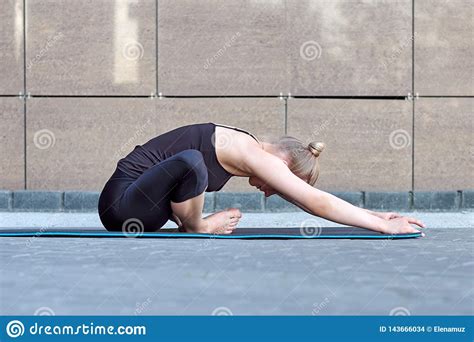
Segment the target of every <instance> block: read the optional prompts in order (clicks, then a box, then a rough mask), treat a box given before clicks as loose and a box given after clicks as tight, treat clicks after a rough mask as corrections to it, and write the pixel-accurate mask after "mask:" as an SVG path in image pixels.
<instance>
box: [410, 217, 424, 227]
mask: <svg viewBox="0 0 474 342" xmlns="http://www.w3.org/2000/svg"><path fill="white" fill-rule="evenodd" d="M407 220H408V223H413V224H416V225H417V226H420V227H421V228H426V225H425V224H424V223H423V222H421V221H420V220H418V219H416V218H414V217H407Z"/></svg>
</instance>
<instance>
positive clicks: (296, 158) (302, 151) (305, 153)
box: [272, 135, 326, 186]
mask: <svg viewBox="0 0 474 342" xmlns="http://www.w3.org/2000/svg"><path fill="white" fill-rule="evenodd" d="M272 144H273V145H275V146H276V148H277V149H278V150H279V151H281V152H283V153H284V154H285V155H286V156H288V158H289V165H288V167H289V168H290V170H291V172H293V173H294V174H295V175H297V176H298V177H300V178H303V179H308V184H309V185H311V186H314V184H316V181H317V180H318V178H319V155H320V154H321V152H323V150H324V148H325V147H326V144H324V143H323V142H316V141H312V142H310V143H309V144H308V145H304V144H303V143H302V142H301V140H299V139H297V138H295V137H292V136H289V135H284V136H282V137H280V138H278V139H277V140H273V141H272Z"/></svg>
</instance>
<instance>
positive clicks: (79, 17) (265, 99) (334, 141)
mask: <svg viewBox="0 0 474 342" xmlns="http://www.w3.org/2000/svg"><path fill="white" fill-rule="evenodd" d="M25 3H26V5H24V4H25ZM24 6H26V7H24ZM25 18H26V20H25ZM473 29H474V27H473V3H472V1H471V0H451V1H438V0H386V1H382V0H327V1H322V0H313V1H309V0H306V1H305V0H271V1H270V0H268V1H265V0H226V1H210V0H199V1H197V0H196V1H192V0H187V1H184V0H159V1H155V0H141V1H134V0H121V1H119V0H117V1H111V0H97V1H84V0H78V1H59V0H55V1H53V0H50V1H44V0H28V1H26V2H24V1H23V0H0V75H1V77H0V120H1V121H0V122H1V125H0V160H1V161H2V162H1V163H0V189H7V190H19V189H29V190H61V191H66V190H81V191H100V190H101V188H102V186H103V184H104V183H105V181H106V180H107V179H108V177H109V176H110V174H111V173H112V171H113V170H114V169H115V165H116V162H117V160H118V159H120V158H122V157H123V156H125V155H126V154H127V153H128V152H129V151H131V150H132V149H133V148H134V146H135V145H138V144H142V143H144V142H146V141H147V140H148V139H150V138H152V137H154V136H156V135H158V134H161V133H163V132H165V131H167V130H170V129H172V128H174V127H177V126H180V125H184V124H189V123H196V122H207V121H215V122H220V123H225V124H228V125H234V126H239V127H242V128H244V129H247V130H250V131H252V132H253V133H254V134H256V135H257V136H258V137H259V138H260V139H261V140H265V139H266V138H269V137H273V136H278V135H282V134H290V135H294V136H296V137H299V138H301V139H302V140H304V141H306V142H309V141H311V140H319V141H324V142H326V143H327V150H326V151H325V152H324V153H323V155H322V157H321V167H322V172H321V178H320V183H319V186H318V187H319V188H321V189H324V190H329V191H452V190H464V189H472V188H474V186H473V182H472V173H473V158H472V151H473V144H472V140H473V139H472V138H473V119H472V118H473V105H474V100H473V96H474V84H473V78H472V75H473V71H474V70H473V69H474V68H473V60H474V53H473V50H474V48H473V38H472V32H473ZM160 93H161V95H162V98H160V97H159V96H158V94H160ZM280 94H283V96H282V97H280V96H279V95H280ZM289 94H291V95H289ZM413 94H417V95H416V96H414V97H413ZM183 96H184V97H183ZM223 191H253V190H252V189H251V188H250V187H249V186H248V185H247V180H246V179H243V178H238V177H234V178H233V179H232V180H231V181H230V182H229V183H228V184H227V185H226V186H225V188H224V189H223Z"/></svg>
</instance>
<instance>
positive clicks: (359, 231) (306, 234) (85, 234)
mask: <svg viewBox="0 0 474 342" xmlns="http://www.w3.org/2000/svg"><path fill="white" fill-rule="evenodd" d="M420 236H421V232H418V233H410V234H394V235H390V234H381V233H379V232H374V231H372V230H369V229H365V228H357V227H324V228H317V227H314V228H313V227H304V228H299V227H294V228H236V229H235V231H234V232H233V233H232V234H228V235H225V234H201V233H180V232H177V231H176V229H174V230H170V229H162V230H159V231H157V232H121V231H118V232H110V231H106V230H84V229H83V230H81V229H75V230H70V229H68V230H66V229H62V230H60V229H57V228H56V229H55V228H48V229H46V228H45V229H41V228H36V229H8V230H4V229H3V230H0V237H73V238H181V239H182V238H188V239H409V238H417V237H420Z"/></svg>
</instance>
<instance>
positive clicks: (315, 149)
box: [308, 142, 326, 157]
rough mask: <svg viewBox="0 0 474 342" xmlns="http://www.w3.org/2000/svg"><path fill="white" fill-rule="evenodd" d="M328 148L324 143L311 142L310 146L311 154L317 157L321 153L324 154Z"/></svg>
mask: <svg viewBox="0 0 474 342" xmlns="http://www.w3.org/2000/svg"><path fill="white" fill-rule="evenodd" d="M325 147H326V144H325V143H323V142H310V143H309V144H308V149H309V150H310V151H311V153H312V154H313V155H314V156H315V157H319V155H320V154H321V152H323V150H324V148H325Z"/></svg>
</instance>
